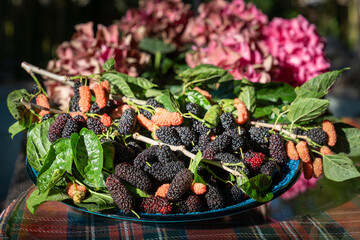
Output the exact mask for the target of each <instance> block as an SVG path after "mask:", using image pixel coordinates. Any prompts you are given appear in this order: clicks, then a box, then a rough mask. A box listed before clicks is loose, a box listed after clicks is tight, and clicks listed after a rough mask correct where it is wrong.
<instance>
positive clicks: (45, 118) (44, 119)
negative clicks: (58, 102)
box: [41, 113, 52, 122]
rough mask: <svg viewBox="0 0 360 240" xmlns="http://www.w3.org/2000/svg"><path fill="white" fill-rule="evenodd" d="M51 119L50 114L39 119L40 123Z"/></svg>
mask: <svg viewBox="0 0 360 240" xmlns="http://www.w3.org/2000/svg"><path fill="white" fill-rule="evenodd" d="M50 118H52V115H51V113H48V114H45V115H44V116H43V117H42V118H41V122H45V121H46V120H48V119H50Z"/></svg>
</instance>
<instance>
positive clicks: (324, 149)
mask: <svg viewBox="0 0 360 240" xmlns="http://www.w3.org/2000/svg"><path fill="white" fill-rule="evenodd" d="M320 153H321V154H323V155H333V154H334V153H333V152H332V151H331V150H330V148H329V147H328V146H322V147H321V148H320Z"/></svg>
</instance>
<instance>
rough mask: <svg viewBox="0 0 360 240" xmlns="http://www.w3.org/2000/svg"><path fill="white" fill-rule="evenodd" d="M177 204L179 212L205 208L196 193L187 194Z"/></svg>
mask: <svg viewBox="0 0 360 240" xmlns="http://www.w3.org/2000/svg"><path fill="white" fill-rule="evenodd" d="M177 205H178V209H177V210H178V212H180V213H191V212H202V211H204V210H205V204H204V203H203V202H202V201H201V199H200V198H199V197H198V196H196V195H189V197H187V198H186V200H183V201H180V202H178V203H177Z"/></svg>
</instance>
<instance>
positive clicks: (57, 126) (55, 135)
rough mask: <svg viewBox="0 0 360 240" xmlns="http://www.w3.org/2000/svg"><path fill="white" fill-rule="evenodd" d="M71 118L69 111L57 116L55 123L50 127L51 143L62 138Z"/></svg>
mask: <svg viewBox="0 0 360 240" xmlns="http://www.w3.org/2000/svg"><path fill="white" fill-rule="evenodd" d="M70 118H71V117H70V115H69V114H67V113H62V114H60V115H58V116H57V117H56V119H55V121H54V122H53V124H51V125H50V127H49V141H50V142H51V143H53V142H55V141H56V140H58V139H59V138H61V135H62V132H63V130H64V127H65V125H66V122H67V120H68V119H70Z"/></svg>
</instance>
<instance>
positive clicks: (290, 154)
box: [286, 141, 299, 160]
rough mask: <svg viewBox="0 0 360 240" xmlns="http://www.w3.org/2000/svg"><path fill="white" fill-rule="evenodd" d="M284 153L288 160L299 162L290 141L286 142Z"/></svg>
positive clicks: (293, 145) (292, 143)
mask: <svg viewBox="0 0 360 240" xmlns="http://www.w3.org/2000/svg"><path fill="white" fill-rule="evenodd" d="M286 153H287V155H288V157H289V158H290V159H292V160H299V154H298V152H297V151H296V147H295V144H294V142H292V141H288V142H286Z"/></svg>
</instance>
